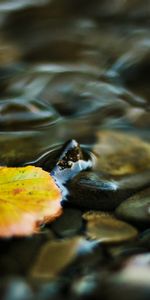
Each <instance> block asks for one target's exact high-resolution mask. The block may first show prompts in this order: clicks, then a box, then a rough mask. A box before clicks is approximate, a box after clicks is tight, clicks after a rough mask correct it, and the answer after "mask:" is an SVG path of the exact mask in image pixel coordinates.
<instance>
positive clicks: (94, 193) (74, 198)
mask: <svg viewBox="0 0 150 300" xmlns="http://www.w3.org/2000/svg"><path fill="white" fill-rule="evenodd" d="M111 178H112V177H111ZM111 178H110V179H105V177H103V176H101V175H100V174H99V173H94V172H82V173H81V174H79V175H77V176H76V177H75V178H74V179H73V180H72V181H71V182H70V184H69V185H68V186H69V191H70V198H69V201H68V203H69V204H70V205H74V206H76V207H80V208H82V209H88V210H89V209H92V210H104V211H111V210H114V209H115V208H116V207H117V206H118V205H119V204H120V203H121V202H122V201H124V200H125V199H127V198H128V197H129V196H131V195H132V194H134V193H135V192H136V191H138V190H140V189H142V187H144V186H147V185H148V184H149V178H150V177H149V172H144V173H140V174H133V175H126V176H122V177H119V179H116V180H113V179H111Z"/></svg>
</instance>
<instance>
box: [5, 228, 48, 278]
mask: <svg viewBox="0 0 150 300" xmlns="http://www.w3.org/2000/svg"><path fill="white" fill-rule="evenodd" d="M51 239H52V237H51V233H50V231H48V232H42V233H40V234H38V235H34V236H33V237H29V238H19V239H13V240H11V239H9V240H7V239H6V240H5V239H4V240H1V243H0V246H1V251H0V266H1V268H0V274H1V276H4V275H7V276H9V275H11V274H13V275H14V274H19V275H25V274H26V273H27V272H28V269H29V268H30V265H31V264H32V261H33V260H34V259H35V258H36V256H37V255H38V251H39V249H40V247H41V246H42V245H43V244H44V243H45V242H46V241H47V240H51Z"/></svg>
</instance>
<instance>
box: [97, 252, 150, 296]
mask: <svg viewBox="0 0 150 300" xmlns="http://www.w3.org/2000/svg"><path fill="white" fill-rule="evenodd" d="M149 259H150V254H149V253H145V254H141V255H137V256H133V257H131V258H130V259H128V260H127V261H126V263H124V264H123V266H124V267H123V268H122V270H120V271H118V272H115V273H112V272H111V273H109V276H108V274H107V279H106V282H105V285H104V287H103V288H104V289H105V297H107V299H112V295H113V299H116V300H118V299H120V295H121V298H122V299H123V300H124V299H127V298H128V299H129V300H131V299H135V300H141V299H142V300H148V299H149V296H150V287H149V281H150V270H149V266H150V264H149Z"/></svg>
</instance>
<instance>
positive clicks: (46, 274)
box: [30, 237, 85, 281]
mask: <svg viewBox="0 0 150 300" xmlns="http://www.w3.org/2000/svg"><path fill="white" fill-rule="evenodd" d="M84 242H85V241H84V239H82V238H79V237H76V238H73V239H68V240H64V241H52V242H48V243H46V244H45V245H44V246H43V247H42V249H41V251H40V253H39V255H38V257H37V259H36V261H35V263H34V265H33V267H32V268H31V271H30V276H31V278H32V279H35V280H40V281H49V280H50V279H53V278H57V277H58V276H59V274H60V273H61V272H62V271H63V270H64V269H65V268H67V267H68V266H69V265H70V264H71V263H72V262H73V261H74V259H75V258H76V257H77V255H78V253H79V250H80V248H82V246H83V245H84Z"/></svg>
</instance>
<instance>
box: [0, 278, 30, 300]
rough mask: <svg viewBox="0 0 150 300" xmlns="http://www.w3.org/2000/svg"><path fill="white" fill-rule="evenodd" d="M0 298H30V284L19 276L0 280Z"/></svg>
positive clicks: (17, 299) (7, 299)
mask: <svg viewBox="0 0 150 300" xmlns="http://www.w3.org/2000/svg"><path fill="white" fill-rule="evenodd" d="M0 299H2V300H27V299H29V300H32V299H33V292H32V290H31V288H30V286H29V285H28V284H27V282H25V281H24V280H22V279H21V278H13V279H8V280H1V283H0Z"/></svg>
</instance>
